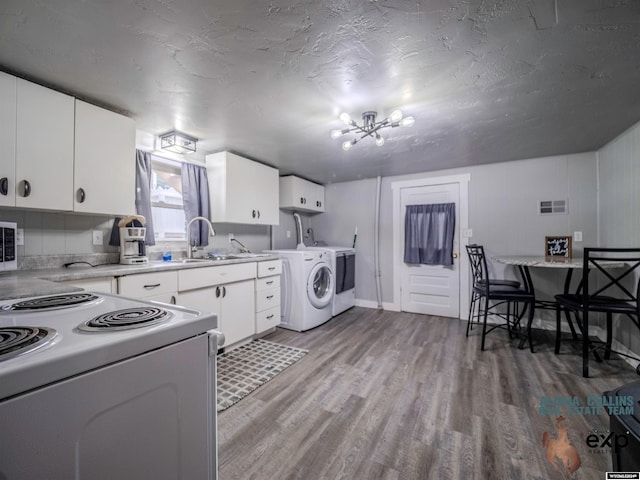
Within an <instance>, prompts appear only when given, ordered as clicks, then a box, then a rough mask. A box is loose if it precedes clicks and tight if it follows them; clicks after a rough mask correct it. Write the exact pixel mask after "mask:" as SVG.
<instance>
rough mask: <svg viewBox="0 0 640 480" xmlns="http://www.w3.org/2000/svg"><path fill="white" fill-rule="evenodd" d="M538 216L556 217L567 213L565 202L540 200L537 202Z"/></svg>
mask: <svg viewBox="0 0 640 480" xmlns="http://www.w3.org/2000/svg"><path fill="white" fill-rule="evenodd" d="M538 213H539V214H540V215H558V214H567V213H569V211H568V208H567V201H566V200H540V201H539V202H538Z"/></svg>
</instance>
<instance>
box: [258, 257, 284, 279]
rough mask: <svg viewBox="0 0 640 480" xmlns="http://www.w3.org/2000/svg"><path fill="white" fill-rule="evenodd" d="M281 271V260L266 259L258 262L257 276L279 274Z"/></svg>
mask: <svg viewBox="0 0 640 480" xmlns="http://www.w3.org/2000/svg"><path fill="white" fill-rule="evenodd" d="M281 273H282V260H267V261H265V262H258V278H262V277H268V276H269V275H280V274H281Z"/></svg>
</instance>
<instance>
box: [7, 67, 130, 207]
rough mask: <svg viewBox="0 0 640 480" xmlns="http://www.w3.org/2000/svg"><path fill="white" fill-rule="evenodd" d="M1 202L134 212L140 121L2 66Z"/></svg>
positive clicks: (32, 205)
mask: <svg viewBox="0 0 640 480" xmlns="http://www.w3.org/2000/svg"><path fill="white" fill-rule="evenodd" d="M0 102H1V105H2V109H0V125H1V128H0V145H2V153H0V206H11V207H19V208H36V209H42V210H56V211H76V212H83V213H96V214H106V215H117V214H130V213H131V212H133V211H135V124H134V122H133V120H131V119H129V118H127V117H124V116H122V115H118V114H116V113H113V112H110V111H108V110H104V109H102V108H98V107H95V106H93V105H90V104H88V103H85V102H81V101H79V100H76V99H74V98H73V97H71V96H69V95H65V94H62V93H59V92H56V91H55V90H51V89H49V88H45V87H42V86H40V85H37V84H35V83H31V82H27V81H25V80H22V79H19V78H16V77H14V76H12V75H8V74H5V73H2V72H0Z"/></svg>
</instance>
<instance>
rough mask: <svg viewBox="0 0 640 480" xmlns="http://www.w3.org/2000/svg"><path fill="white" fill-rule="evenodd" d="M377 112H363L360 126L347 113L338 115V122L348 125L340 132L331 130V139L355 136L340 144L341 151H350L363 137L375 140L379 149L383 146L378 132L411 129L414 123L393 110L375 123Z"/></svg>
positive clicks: (410, 118)
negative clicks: (349, 135) (403, 128)
mask: <svg viewBox="0 0 640 480" xmlns="http://www.w3.org/2000/svg"><path fill="white" fill-rule="evenodd" d="M377 114H378V112H373V111H369V112H364V113H363V114H362V126H360V125H358V124H357V123H356V122H355V120H353V119H352V118H351V116H349V114H348V113H343V114H342V115H340V120H342V121H343V122H344V123H346V124H347V125H348V128H344V129H342V130H340V129H338V130H332V131H331V138H340V137H341V136H343V135H346V134H348V133H351V132H355V134H356V135H357V136H356V138H354V139H353V140H347V141H345V142H344V143H343V144H342V149H343V150H351V147H353V146H354V145H355V144H356V143H358V142H359V141H360V140H362V139H363V138H365V137H371V138H373V139H374V140H375V142H376V145H378V146H379V147H381V146H382V145H384V138H383V137H382V136H381V135H380V133H379V130H381V129H383V128H387V127H412V126H413V124H414V123H416V121H415V119H414V118H413V117H403V116H402V112H401V111H400V110H394V111H393V112H391V115H389V116H388V117H386V118H385V119H384V120H381V121H379V122H376V115H377Z"/></svg>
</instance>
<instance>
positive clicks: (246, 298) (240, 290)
mask: <svg viewBox="0 0 640 480" xmlns="http://www.w3.org/2000/svg"><path fill="white" fill-rule="evenodd" d="M253 291H254V289H253V279H251V280H243V281H240V282H234V283H225V284H222V285H216V286H211V287H204V288H197V289H195V290H188V291H184V292H179V293H178V299H177V301H178V304H179V305H182V306H183V307H187V308H193V309H195V310H201V311H203V312H204V311H206V312H213V313H215V314H216V315H218V330H220V331H221V332H222V333H224V337H225V341H224V345H225V347H227V346H231V345H233V344H234V343H237V342H239V341H241V340H244V339H246V338H251V337H252V336H253V334H254V333H255V330H254V317H255V310H254V302H253Z"/></svg>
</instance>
